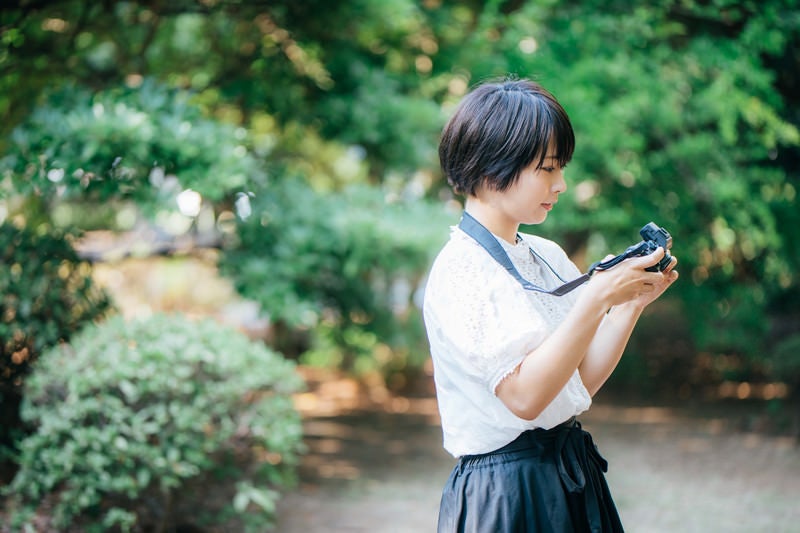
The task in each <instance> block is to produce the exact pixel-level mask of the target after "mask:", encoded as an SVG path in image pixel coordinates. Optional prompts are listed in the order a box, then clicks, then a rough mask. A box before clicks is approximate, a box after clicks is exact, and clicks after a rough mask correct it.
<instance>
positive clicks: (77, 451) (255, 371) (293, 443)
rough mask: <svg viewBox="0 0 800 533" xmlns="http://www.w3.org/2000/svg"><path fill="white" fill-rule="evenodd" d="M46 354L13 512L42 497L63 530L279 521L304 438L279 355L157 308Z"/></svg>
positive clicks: (36, 378) (29, 393)
mask: <svg viewBox="0 0 800 533" xmlns="http://www.w3.org/2000/svg"><path fill="white" fill-rule="evenodd" d="M39 363H40V364H39V366H38V367H37V369H36V372H35V373H34V374H32V375H31V377H30V378H29V380H28V381H27V383H26V395H25V400H24V405H23V411H22V413H23V417H24V419H25V420H26V421H27V422H29V423H31V424H32V425H33V426H34V427H35V431H34V432H33V433H32V434H31V435H30V436H29V437H27V438H25V439H24V440H23V441H22V442H21V444H20V450H21V451H20V457H19V465H20V470H19V472H18V473H17V475H16V477H15V478H14V480H13V482H12V484H11V485H10V486H9V487H8V490H7V491H6V492H7V494H8V495H11V496H12V498H13V506H12V507H13V511H14V516H15V520H16V521H18V522H21V521H24V520H25V519H26V518H28V517H29V516H30V515H31V513H33V512H35V511H36V509H37V508H38V507H39V505H41V504H42V502H43V501H44V502H46V505H52V506H53V507H52V511H53V514H52V521H53V523H52V525H53V526H54V527H55V528H57V529H59V530H65V529H68V528H74V527H79V528H81V530H85V531H105V530H107V529H110V528H112V527H113V528H115V529H120V530H123V531H131V530H133V529H136V530H139V529H145V530H147V529H148V528H154V529H159V530H163V528H164V527H175V525H176V524H180V523H187V524H189V523H194V524H196V525H197V524H200V523H201V522H203V521H209V522H224V523H226V524H227V526H226V527H233V528H234V529H241V524H242V522H241V521H242V520H245V522H247V523H250V524H251V526H254V528H257V530H263V527H264V526H265V525H266V524H268V523H269V522H270V520H271V518H272V515H273V512H274V503H275V499H276V498H277V492H276V490H275V489H280V488H281V487H285V486H286V484H287V483H288V482H290V481H291V479H292V473H293V467H294V464H295V461H296V454H297V452H298V446H299V442H300V439H301V426H300V419H299V416H298V414H297V412H296V411H295V410H294V407H293V404H292V400H291V397H290V394H291V393H293V392H295V391H297V390H298V389H299V388H300V386H301V379H300V378H299V376H298V375H297V374H296V373H295V372H294V365H293V364H292V363H290V362H288V361H286V360H285V359H283V358H282V357H281V356H280V355H279V354H277V353H275V352H272V351H270V350H269V349H267V348H266V347H264V346H263V345H262V344H259V343H255V342H252V341H250V340H249V339H247V338H246V337H245V336H244V335H243V334H241V333H239V332H237V331H234V330H231V329H229V328H227V327H223V326H221V325H218V324H216V323H214V322H212V321H205V322H200V323H197V322H194V321H191V320H189V319H186V318H183V317H180V316H177V315H172V316H169V315H156V316H153V317H151V318H149V319H144V320H138V321H133V322H125V320H124V319H123V318H121V317H115V318H112V319H110V320H109V321H107V322H105V323H103V324H101V325H99V326H96V327H90V328H87V329H86V330H84V331H83V332H82V333H81V334H80V335H79V336H77V337H76V338H74V339H73V341H72V342H71V344H70V345H68V346H62V347H59V348H57V349H53V350H52V351H50V352H48V353H47V354H45V355H44V356H43V357H42V358H41V359H40V361H39ZM234 482H235V483H236V486H235V488H234V487H233V486H232V485H233V483H234ZM248 516H249V518H246V517H248ZM236 524H239V526H236Z"/></svg>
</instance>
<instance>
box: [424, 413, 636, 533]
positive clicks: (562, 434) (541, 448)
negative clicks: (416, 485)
mask: <svg viewBox="0 0 800 533" xmlns="http://www.w3.org/2000/svg"><path fill="white" fill-rule="evenodd" d="M607 470H608V463H607V462H606V460H605V459H603V457H602V456H601V455H600V453H599V452H598V451H597V447H596V446H595V444H594V442H593V441H592V436H591V435H590V434H589V433H588V432H586V431H584V430H583V429H582V428H581V425H580V423H579V422H577V421H576V420H575V419H574V418H572V419H570V420H568V421H567V422H565V423H563V424H561V425H558V426H556V427H554V428H552V429H549V430H544V429H534V430H529V431H526V432H524V433H523V434H521V435H520V436H519V437H517V439H516V440H514V441H513V442H511V443H509V444H507V445H505V446H503V447H502V448H500V449H498V450H495V451H493V452H489V453H486V454H481V455H467V456H464V457H461V458H460V459H459V461H458V464H457V465H456V467H455V468H454V469H453V472H452V473H451V474H450V478H449V479H448V480H447V485H446V486H445V488H444V490H443V492H442V502H441V505H440V508H439V527H438V531H439V533H456V532H458V533H534V532H535V533H540V532H541V533H572V532H574V533H583V532H592V533H600V532H603V533H608V532H614V533H616V532H621V531H623V528H622V523H621V522H620V519H619V514H618V513H617V508H616V506H615V505H614V501H613V499H612V498H611V493H610V492H609V490H608V484H607V483H606V479H605V475H604V472H606V471H607Z"/></svg>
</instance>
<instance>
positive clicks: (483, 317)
mask: <svg viewBox="0 0 800 533" xmlns="http://www.w3.org/2000/svg"><path fill="white" fill-rule="evenodd" d="M522 237H523V240H522V242H520V243H517V244H516V245H511V244H509V243H507V242H505V241H503V240H502V239H498V241H499V242H500V243H501V244H502V245H503V247H504V248H505V249H506V253H508V255H509V258H510V259H511V261H512V262H513V263H514V266H515V267H516V268H517V270H518V271H519V273H520V274H521V275H522V276H523V277H525V278H526V279H528V280H529V281H531V282H532V283H534V284H536V285H538V286H540V287H544V288H547V289H552V288H555V287H557V286H559V285H561V284H562V283H563V282H562V281H561V280H559V279H558V278H557V277H556V276H555V275H554V274H553V273H552V272H551V271H550V269H549V268H548V267H547V266H546V265H544V264H542V262H541V261H540V260H538V259H536V258H535V257H533V255H532V254H531V253H530V248H531V247H532V248H533V249H534V250H535V251H536V253H538V254H539V255H540V256H541V257H542V258H543V259H544V260H545V261H547V263H549V265H550V266H552V267H553V269H554V270H555V271H556V272H558V274H559V275H560V276H561V277H562V278H564V279H565V280H567V281H569V280H571V279H573V278H575V277H577V276H579V275H580V271H579V270H578V268H577V267H576V266H575V265H574V264H573V263H572V261H570V260H569V258H568V257H567V255H566V253H564V251H563V250H562V249H561V248H560V247H559V246H558V245H557V244H556V243H554V242H552V241H549V240H547V239H543V238H541V237H537V236H534V235H522ZM580 291H581V289H580V288H579V289H577V290H575V291H573V292H572V293H569V294H567V295H565V296H552V295H548V294H541V293H538V292H535V291H529V290H525V289H523V288H522V287H521V285H520V284H519V282H518V281H517V280H515V279H514V278H513V277H512V276H511V275H510V274H509V273H508V272H507V271H506V270H505V269H504V268H503V267H502V266H501V265H499V264H498V263H497V262H496V261H495V260H494V259H493V258H492V257H491V256H490V255H489V254H488V253H487V252H486V250H484V249H483V248H482V247H481V246H480V245H479V244H478V243H477V242H476V241H475V240H473V239H472V238H471V237H470V236H468V235H467V234H465V233H464V232H463V231H461V230H460V229H459V228H458V227H453V228H451V233H450V240H449V241H448V242H447V244H445V246H444V247H443V248H442V250H441V251H440V253H439V255H438V256H437V258H436V260H435V261H434V263H433V265H432V267H431V270H430V273H429V275H428V281H427V283H426V287H425V293H424V299H423V313H424V319H425V327H426V330H427V333H428V341H429V343H430V349H431V356H432V358H433V367H434V381H435V383H436V394H437V401H438V404H439V413H440V416H441V420H442V430H443V436H444V448H445V449H446V450H447V451H448V452H450V453H451V454H452V455H453V456H455V457H460V456H462V455H472V454H478V453H486V452H490V451H493V450H496V449H497V448H500V447H502V446H504V445H506V444H508V443H509V442H511V441H513V440H514V439H515V438H516V437H517V436H519V434H520V433H522V432H523V431H525V430H528V429H533V428H538V427H541V428H545V429H549V428H551V427H554V426H556V425H558V424H560V423H561V422H563V421H564V420H566V419H568V418H570V417H571V416H574V415H577V414H580V413H582V412H583V411H585V410H586V409H588V408H589V406H590V405H591V397H590V395H589V393H588V391H587V390H586V388H585V387H584V385H583V382H582V381H581V378H580V375H579V373H578V371H577V370H576V371H575V372H574V373H573V375H572V376H571V378H570V380H569V381H568V382H567V384H566V385H565V386H564V388H563V389H562V390H561V391H560V392H559V393H558V395H557V396H556V397H555V399H553V401H552V402H551V403H550V404H549V405H548V406H547V407H546V408H545V409H544V410H543V411H542V412H541V413H540V415H539V416H538V417H537V418H535V419H534V420H525V419H522V418H519V417H518V416H516V415H514V414H513V413H512V412H511V411H510V410H509V409H508V408H507V407H506V406H505V404H503V402H502V401H501V400H500V399H499V398H497V396H496V395H495V389H496V388H497V385H498V384H499V383H500V382H501V381H502V380H503V379H504V378H505V377H506V376H508V375H509V374H510V373H511V372H513V371H514V370H515V369H516V368H517V366H519V364H520V363H521V362H522V360H523V359H524V358H525V356H526V355H527V354H528V353H530V352H531V351H533V350H534V349H535V348H536V347H537V346H539V344H541V343H542V341H544V339H546V338H547V336H548V335H549V334H550V333H551V332H552V331H553V330H555V328H556V327H557V326H558V324H559V323H560V322H561V321H562V320H563V318H564V317H565V316H566V314H567V313H568V312H569V310H570V309H571V307H572V306H573V304H574V303H575V300H576V298H577V297H578V294H580Z"/></svg>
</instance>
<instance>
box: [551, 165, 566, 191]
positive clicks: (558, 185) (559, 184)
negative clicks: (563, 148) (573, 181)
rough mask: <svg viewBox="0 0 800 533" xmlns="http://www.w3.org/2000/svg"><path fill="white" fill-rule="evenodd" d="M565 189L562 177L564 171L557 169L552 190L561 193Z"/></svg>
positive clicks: (564, 181)
mask: <svg viewBox="0 0 800 533" xmlns="http://www.w3.org/2000/svg"><path fill="white" fill-rule="evenodd" d="M566 190H567V182H566V180H565V179H564V171H563V170H558V172H557V173H556V180H555V181H554V182H553V192H557V193H562V192H564V191H566Z"/></svg>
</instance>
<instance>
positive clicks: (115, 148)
mask: <svg viewBox="0 0 800 533" xmlns="http://www.w3.org/2000/svg"><path fill="white" fill-rule="evenodd" d="M188 96H189V95H188V94H187V93H185V92H179V91H172V90H168V89H166V88H165V87H163V86H160V85H157V84H155V83H152V82H145V83H143V84H142V85H141V86H140V87H138V88H136V89H122V90H119V89H117V90H110V91H106V92H100V93H95V94H90V93H89V92H88V91H86V90H83V89H74V88H68V89H65V90H62V91H60V92H57V93H55V94H53V95H51V97H50V99H49V100H48V102H47V104H46V105H43V106H40V107H38V108H37V109H36V110H35V111H34V112H33V113H32V114H31V115H30V117H28V119H27V120H26V121H25V123H24V124H22V125H21V126H20V127H18V128H17V129H15V130H14V132H13V134H12V136H11V143H10V146H9V149H8V152H7V154H6V156H5V157H4V158H3V159H2V161H0V171H1V172H2V175H3V178H4V179H5V181H6V188H8V189H10V190H13V192H14V194H17V195H40V196H42V197H43V198H44V199H45V201H47V202H52V201H53V200H54V199H66V200H69V199H74V198H80V199H82V200H88V201H95V202H105V201H108V200H110V199H115V200H119V199H126V198H131V199H134V200H137V201H138V202H140V203H145V202H153V201H155V200H158V199H161V200H165V199H168V200H172V201H173V202H174V199H175V197H176V195H177V194H178V193H180V192H181V191H182V190H184V189H186V188H192V189H194V190H196V191H197V192H199V193H200V194H201V195H202V196H205V197H208V198H209V199H210V200H220V199H221V198H223V197H224V196H225V195H226V194H230V192H231V191H233V190H236V189H241V188H243V187H244V186H245V185H246V184H248V183H249V181H250V180H251V179H255V178H256V177H257V176H258V171H257V167H256V165H255V161H254V160H253V158H252V156H251V155H250V153H249V151H248V149H247V147H246V146H245V144H244V140H245V138H246V132H245V130H243V129H236V128H233V127H231V126H227V125H224V124H222V123H220V122H218V121H215V120H209V119H206V118H204V117H203V116H202V115H201V113H200V110H199V108H198V107H196V106H194V105H192V104H191V103H190V102H189V98H188ZM7 192H8V191H7Z"/></svg>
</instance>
